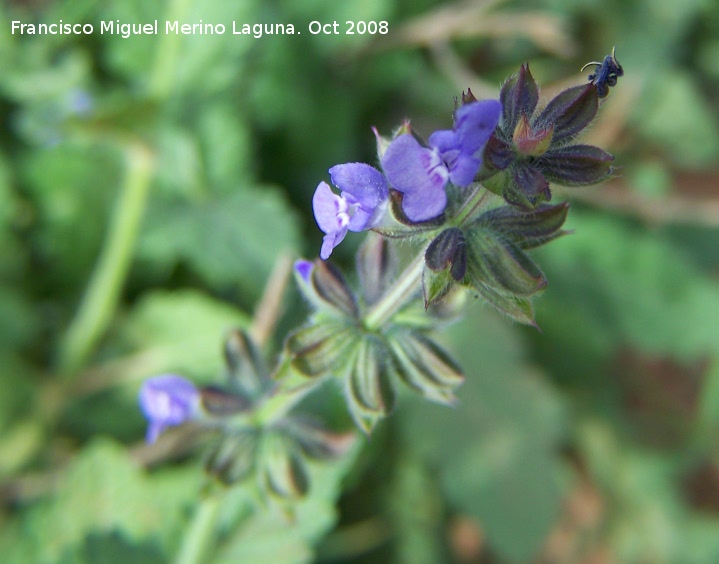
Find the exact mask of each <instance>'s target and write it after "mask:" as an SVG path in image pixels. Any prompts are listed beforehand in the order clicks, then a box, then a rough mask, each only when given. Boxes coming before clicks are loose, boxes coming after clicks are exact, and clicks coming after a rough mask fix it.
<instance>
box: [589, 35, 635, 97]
mask: <svg viewBox="0 0 719 564" xmlns="http://www.w3.org/2000/svg"><path fill="white" fill-rule="evenodd" d="M615 49H616V47H612V54H611V55H607V56H606V57H604V61H602V62H601V63H599V62H597V61H592V62H591V63H587V64H586V65H584V66H583V67H582V70H581V71H580V72H584V69H586V68H587V67H590V66H597V67H599V70H597V72H595V73H594V74H590V75H589V77H588V79H589V81H590V82H591V83H592V84H594V87H595V88H596V89H597V96H599V97H600V98H606V97H607V96H608V95H609V87H610V86H616V85H617V80H618V79H619V77H620V76H624V69H623V68H622V65H620V64H619V61H617V58H616V57H615V55H614V51H615Z"/></svg>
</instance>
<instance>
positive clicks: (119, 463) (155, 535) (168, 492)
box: [26, 439, 200, 562]
mask: <svg viewBox="0 0 719 564" xmlns="http://www.w3.org/2000/svg"><path fill="white" fill-rule="evenodd" d="M190 470H191V472H189V473H188V472H184V473H179V474H178V473H177V472H176V471H175V472H174V476H173V477H172V478H170V476H172V474H163V473H160V474H158V475H156V476H153V477H152V478H149V477H146V476H145V475H144V474H143V471H142V470H141V469H140V468H139V467H138V466H137V465H136V464H135V463H134V462H133V461H132V460H131V459H130V457H129V455H128V453H127V451H126V450H125V449H124V448H123V447H121V446H119V445H117V444H115V443H113V442H110V441H107V440H99V439H98V440H95V441H94V442H92V443H91V444H90V445H89V446H88V447H87V448H86V449H85V450H84V451H82V452H81V453H80V454H79V455H78V456H77V457H76V458H75V459H74V460H73V462H72V463H71V464H70V465H69V467H68V468H67V470H66V471H65V472H64V473H63V475H62V477H61V479H60V482H59V483H58V485H57V489H56V494H55V496H54V498H52V499H51V500H49V501H47V502H45V503H41V504H37V505H36V506H35V507H34V508H33V509H32V510H31V511H30V512H29V514H28V516H27V523H26V525H27V527H28V531H29V532H30V534H31V535H33V536H34V537H35V538H36V539H42V540H41V541H40V542H39V547H38V552H39V555H38V560H39V561H43V562H47V561H51V562H57V561H59V560H60V559H61V556H63V555H65V554H67V552H68V551H74V550H75V549H76V548H78V547H81V546H82V545H83V544H84V543H85V542H86V538H87V537H88V536H89V535H92V534H93V533H96V534H100V535H109V534H119V535H121V536H122V537H123V538H124V539H126V541H127V542H129V543H132V544H133V545H136V546H139V545H141V544H143V543H145V542H149V541H154V542H158V541H159V542H160V546H163V545H164V548H167V543H168V541H170V540H171V537H172V535H173V533H175V532H176V531H177V530H178V527H179V525H180V523H181V519H182V507H183V505H184V504H186V503H187V502H188V501H190V500H191V499H192V498H193V497H194V496H195V495H197V492H198V488H199V478H200V474H199V473H198V472H197V469H195V468H190ZM177 478H180V479H179V481H178V479H177ZM178 486H179V488H178ZM172 490H175V491H172Z"/></svg>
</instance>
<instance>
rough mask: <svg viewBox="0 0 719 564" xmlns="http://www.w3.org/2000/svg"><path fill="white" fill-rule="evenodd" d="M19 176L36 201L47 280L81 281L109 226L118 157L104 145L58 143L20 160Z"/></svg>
mask: <svg viewBox="0 0 719 564" xmlns="http://www.w3.org/2000/svg"><path fill="white" fill-rule="evenodd" d="M22 171H23V179H24V181H25V182H26V183H27V184H26V185H27V187H28V190H29V193H30V197H31V198H32V200H33V201H34V202H35V204H36V206H37V213H38V227H37V229H36V230H35V231H34V237H35V238H36V244H37V252H38V253H39V254H40V256H41V257H43V259H44V260H45V261H46V264H47V268H46V269H45V271H44V275H43V276H44V278H45V281H46V283H53V282H54V283H55V284H56V285H57V286H58V287H63V286H82V285H83V284H84V282H85V280H86V278H87V276H88V273H89V271H90V269H91V267H92V265H94V263H95V260H96V258H97V254H98V253H99V250H100V246H101V244H102V242H103V240H104V237H105V231H106V229H107V226H106V223H107V216H108V213H109V211H110V209H111V206H112V205H113V203H114V198H115V194H116V192H117V188H118V186H119V182H120V172H121V171H120V167H119V162H118V160H117V159H116V158H115V157H114V155H112V154H111V153H108V152H107V151H105V150H99V149H97V148H92V147H88V146H86V145H79V144H67V143H65V144H61V145H58V146H57V147H54V148H52V149H49V150H46V151H40V152H36V153H32V154H31V155H30V156H28V157H27V159H26V160H24V161H23V162H22Z"/></svg>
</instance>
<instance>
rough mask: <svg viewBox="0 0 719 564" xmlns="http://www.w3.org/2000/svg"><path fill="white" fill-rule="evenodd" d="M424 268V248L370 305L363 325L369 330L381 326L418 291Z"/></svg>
mask: <svg viewBox="0 0 719 564" xmlns="http://www.w3.org/2000/svg"><path fill="white" fill-rule="evenodd" d="M423 268H424V249H423V250H422V252H421V253H419V255H417V257H416V258H415V259H414V260H413V261H412V262H411V263H410V264H409V265H408V266H407V268H406V269H405V270H404V272H403V273H402V274H401V275H400V277H399V278H398V279H397V281H396V282H395V283H394V284H393V285H392V287H391V288H389V290H387V292H386V293H385V295H384V296H382V298H381V299H380V300H379V301H378V302H377V303H376V304H374V305H373V306H372V308H371V309H370V310H369V311H368V312H367V315H366V316H365V318H364V325H365V327H366V328H367V329H369V330H370V331H374V330H377V329H379V328H380V327H382V325H384V324H385V323H386V322H387V321H388V320H389V319H390V318H391V317H392V316H393V315H394V314H395V313H396V312H397V310H398V309H399V308H401V307H402V306H403V305H404V304H406V303H407V302H408V301H409V300H411V299H412V298H413V297H414V296H415V295H416V294H417V292H418V291H419V284H420V282H421V280H422V269H423Z"/></svg>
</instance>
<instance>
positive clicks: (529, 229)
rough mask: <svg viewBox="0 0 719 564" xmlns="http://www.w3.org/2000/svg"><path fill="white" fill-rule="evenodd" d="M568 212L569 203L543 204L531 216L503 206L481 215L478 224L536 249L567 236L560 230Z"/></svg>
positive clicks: (522, 245) (526, 246)
mask: <svg viewBox="0 0 719 564" xmlns="http://www.w3.org/2000/svg"><path fill="white" fill-rule="evenodd" d="M568 211H569V204H568V203H566V202H565V203H561V204H557V205H550V204H542V205H540V206H538V207H537V208H536V209H534V210H532V211H531V212H529V213H526V212H522V211H520V210H518V209H517V208H515V207H513V206H500V207H498V208H494V209H492V210H489V211H487V212H485V213H484V214H482V215H481V216H480V217H479V218H477V220H476V224H477V225H480V224H481V225H484V226H486V228H487V229H492V230H494V231H496V232H497V233H501V234H502V235H503V236H505V237H506V238H507V239H508V240H510V241H511V242H512V243H515V244H516V245H518V246H519V247H520V248H521V249H533V248H535V247H539V246H541V245H544V244H545V243H548V242H549V241H552V240H553V239H556V238H557V237H559V236H561V235H563V234H564V233H565V231H562V230H561V227H562V225H564V222H565V220H566V219H567V213H568Z"/></svg>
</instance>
